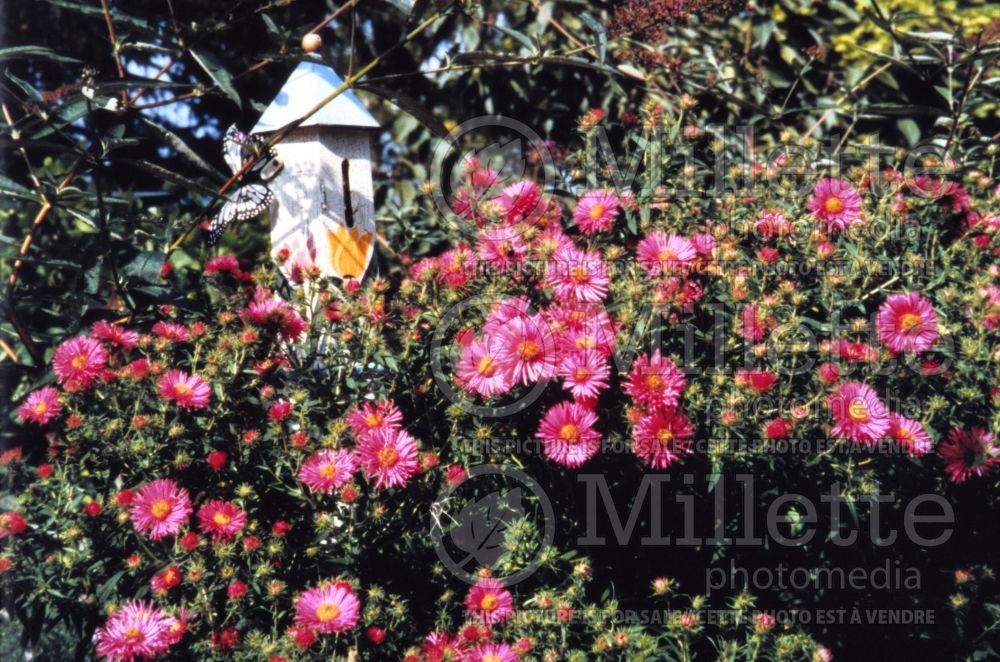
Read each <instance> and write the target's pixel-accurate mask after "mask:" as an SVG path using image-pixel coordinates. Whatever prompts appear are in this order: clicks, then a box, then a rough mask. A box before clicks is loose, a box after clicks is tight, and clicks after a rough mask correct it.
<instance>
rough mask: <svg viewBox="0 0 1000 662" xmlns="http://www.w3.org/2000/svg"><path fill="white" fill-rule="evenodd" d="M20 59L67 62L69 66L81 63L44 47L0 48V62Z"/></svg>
mask: <svg viewBox="0 0 1000 662" xmlns="http://www.w3.org/2000/svg"><path fill="white" fill-rule="evenodd" d="M21 59H31V60H48V61H50V62H69V63H71V64H75V63H79V62H81V60H77V59H76V58H74V57H68V56H66V55H60V54H59V53H56V52H55V51H54V50H52V49H51V48H47V47H45V46H9V47H8V48H0V60H21Z"/></svg>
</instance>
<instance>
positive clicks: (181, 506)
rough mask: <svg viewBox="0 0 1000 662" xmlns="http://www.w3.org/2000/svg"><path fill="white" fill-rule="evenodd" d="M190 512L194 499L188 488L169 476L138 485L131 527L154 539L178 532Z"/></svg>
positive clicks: (131, 516) (132, 507) (133, 500)
mask: <svg viewBox="0 0 1000 662" xmlns="http://www.w3.org/2000/svg"><path fill="white" fill-rule="evenodd" d="M190 515H191V498H190V497H189V496H188V493H187V491H186V490H185V489H184V488H182V487H178V486H177V483H175V482H174V481H172V480H170V479H168V478H161V479H159V480H154V481H153V482H151V483H146V484H145V485H143V486H142V487H141V488H139V490H138V491H137V492H136V493H135V496H134V497H133V498H132V505H131V507H130V508H129V517H130V518H131V520H132V526H133V527H135V530H136V531H138V532H139V533H142V534H144V535H147V536H148V537H149V538H150V539H151V540H159V539H161V538H164V537H166V536H172V535H174V534H176V533H177V532H178V531H180V529H181V527H182V526H184V524H185V523H186V522H187V519H188V516H190Z"/></svg>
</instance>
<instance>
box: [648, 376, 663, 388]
mask: <svg viewBox="0 0 1000 662" xmlns="http://www.w3.org/2000/svg"><path fill="white" fill-rule="evenodd" d="M643 381H644V382H645V384H646V388H648V389H651V390H653V391H658V390H660V389H661V388H663V377H660V376H659V375H657V374H656V373H653V374H651V375H646V377H645V379H644V380H643Z"/></svg>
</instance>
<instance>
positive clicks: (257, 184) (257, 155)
mask: <svg viewBox="0 0 1000 662" xmlns="http://www.w3.org/2000/svg"><path fill="white" fill-rule="evenodd" d="M265 150H266V154H265ZM223 157H224V158H225V159H226V164H227V165H228V166H229V169H230V170H232V171H233V174H235V173H237V172H239V171H240V169H241V168H242V167H243V164H244V163H246V162H247V161H249V160H251V159H257V160H256V161H255V162H254V164H253V165H252V166H250V168H249V169H248V170H247V171H246V172H245V173H243V175H242V176H241V177H240V181H242V182H246V183H245V184H244V185H243V186H241V187H240V188H238V189H236V191H235V192H233V193H232V195H230V196H229V200H227V201H226V202H225V204H223V205H222V209H220V210H219V215H218V216H216V217H215V218H214V219H212V222H211V223H210V224H209V226H208V245H209V246H214V245H215V244H216V243H218V241H219V239H220V238H221V237H222V234H223V233H224V232H225V231H226V228H228V227H229V226H230V225H231V224H232V223H233V221H245V220H248V219H251V218H254V217H255V216H259V215H260V214H261V213H262V212H263V211H264V210H265V209H267V208H268V207H269V206H270V205H271V201H272V200H274V194H273V193H272V192H271V190H270V189H269V188H267V184H265V182H267V181H270V180H271V179H273V178H274V176H275V175H277V174H278V172H279V171H280V170H281V167H282V162H281V159H279V158H278V153H277V151H275V149H274V148H273V147H272V148H270V149H268V148H267V143H266V142H265V141H264V139H263V138H261V137H260V136H257V135H251V136H248V135H247V134H245V133H243V132H242V131H240V130H239V129H237V128H236V125H235V124H234V125H233V126H231V127H229V129H228V130H227V131H226V136H225V138H223Z"/></svg>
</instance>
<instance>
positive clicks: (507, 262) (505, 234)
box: [476, 226, 528, 273]
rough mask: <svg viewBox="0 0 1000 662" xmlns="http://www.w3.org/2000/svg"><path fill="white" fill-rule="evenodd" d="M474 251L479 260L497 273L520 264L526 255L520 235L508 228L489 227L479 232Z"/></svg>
mask: <svg viewBox="0 0 1000 662" xmlns="http://www.w3.org/2000/svg"><path fill="white" fill-rule="evenodd" d="M476 250H477V251H478V253H479V259H480V260H482V261H483V262H485V263H486V264H488V265H490V266H491V267H493V269H495V270H496V271H497V272H498V273H505V272H506V271H507V270H508V269H510V268H511V267H512V266H516V265H519V264H521V263H522V262H524V258H525V255H527V253H528V247H527V246H526V245H525V243H524V241H523V240H522V239H521V235H520V233H518V231H517V230H516V229H514V228H512V227H510V226H502V227H491V228H487V229H485V230H483V231H482V232H480V233H479V239H478V241H477V242H476Z"/></svg>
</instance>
